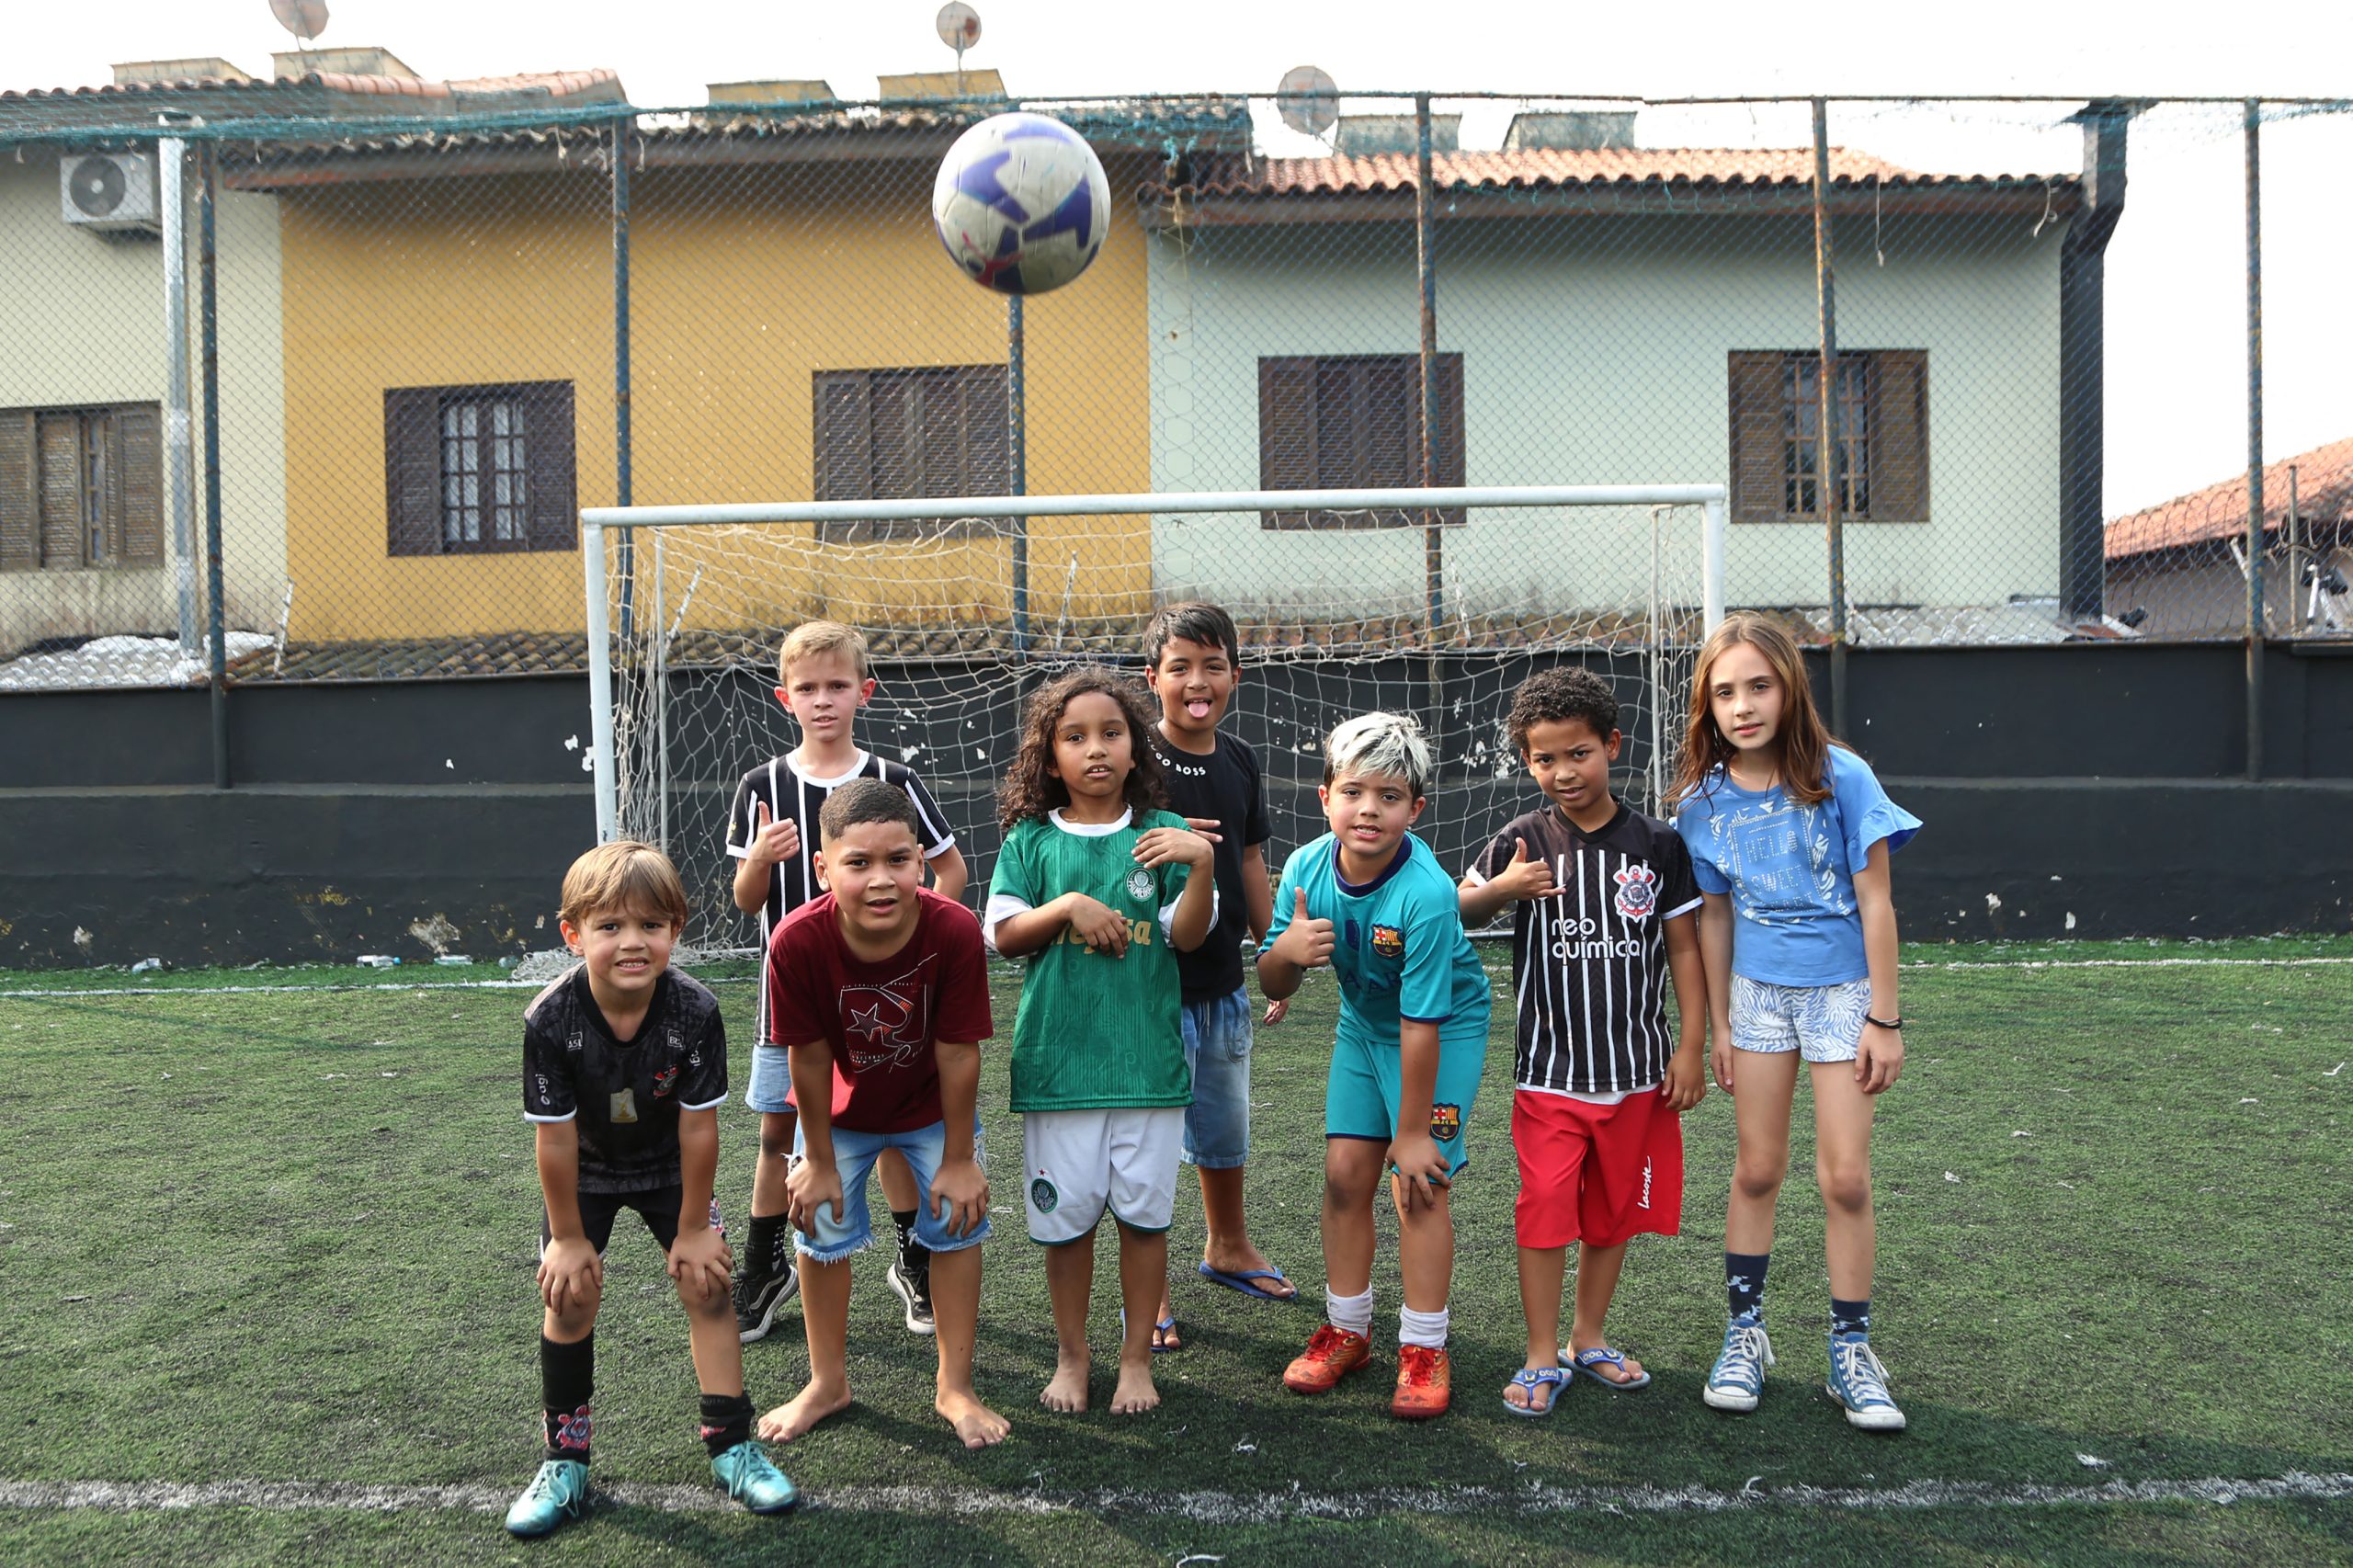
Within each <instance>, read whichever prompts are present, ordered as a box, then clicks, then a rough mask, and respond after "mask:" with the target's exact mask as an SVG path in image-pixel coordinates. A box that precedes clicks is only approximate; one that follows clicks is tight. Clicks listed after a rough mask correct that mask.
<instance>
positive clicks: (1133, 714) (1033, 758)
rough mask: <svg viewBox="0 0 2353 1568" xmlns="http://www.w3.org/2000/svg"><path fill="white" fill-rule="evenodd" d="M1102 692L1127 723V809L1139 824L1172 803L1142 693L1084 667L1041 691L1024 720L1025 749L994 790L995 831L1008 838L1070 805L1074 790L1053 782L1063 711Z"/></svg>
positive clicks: (1101, 670)
mask: <svg viewBox="0 0 2353 1568" xmlns="http://www.w3.org/2000/svg"><path fill="white" fill-rule="evenodd" d="M1090 691H1099V692H1101V693H1102V694H1103V695H1104V696H1106V697H1108V698H1109V699H1111V700H1112V701H1114V702H1116V703H1118V704H1119V705H1120V714H1121V716H1122V717H1124V718H1125V719H1126V720H1127V722H1128V734H1129V736H1130V744H1129V747H1128V749H1129V753H1130V755H1131V757H1132V759H1133V760H1132V764H1131V767H1129V769H1128V778H1127V785H1126V795H1127V801H1128V809H1129V810H1130V811H1131V812H1135V814H1136V815H1137V816H1138V817H1139V818H1141V817H1142V815H1143V814H1144V813H1145V812H1153V811H1158V810H1159V809H1160V808H1161V807H1163V806H1165V805H1166V804H1167V803H1168V789H1167V786H1166V784H1165V782H1164V781H1163V780H1162V778H1161V776H1160V756H1159V754H1158V753H1157V752H1155V751H1154V750H1153V749H1152V718H1151V714H1150V710H1148V709H1147V708H1146V707H1145V705H1144V696H1143V692H1142V690H1141V689H1139V688H1138V687H1137V686H1136V685H1135V683H1134V682H1132V681H1130V680H1128V679H1126V678H1124V677H1123V676H1120V673H1119V672H1118V671H1117V670H1112V669H1108V668H1106V667H1105V666H1103V665H1079V666H1078V668H1076V669H1074V670H1073V671H1071V672H1070V673H1069V674H1068V675H1065V676H1060V677H1058V678H1056V679H1054V680H1052V681H1049V682H1048V683H1047V684H1046V685H1044V686H1042V687H1039V688H1038V691H1037V694H1036V695H1035V696H1033V697H1031V698H1030V699H1029V707H1028V709H1026V710H1024V711H1023V714H1022V718H1021V747H1020V749H1019V750H1018V751H1017V752H1016V753H1014V756H1013V766H1012V767H1009V768H1007V769H1006V775H1005V778H1004V779H1003V780H1002V781H1000V782H999V783H998V785H997V787H996V820H997V825H998V826H1000V827H1002V828H1004V829H1005V830H1006V832H1008V833H1010V832H1011V831H1012V830H1013V828H1014V826H1015V824H1018V823H1025V822H1029V821H1031V820H1032V819H1039V818H1043V817H1044V816H1045V814H1046V813H1047V812H1050V811H1052V810H1054V809H1055V808H1056V807H1058V806H1067V805H1069V804H1070V788H1069V786H1067V785H1065V784H1064V783H1063V781H1062V780H1061V779H1060V778H1055V777H1054V774H1053V770H1052V765H1053V760H1054V730H1055V727H1056V726H1057V725H1059V724H1061V722H1063V709H1065V708H1068V707H1069V706H1070V705H1071V700H1072V699H1074V698H1078V697H1084V696H1086V694H1087V693H1088V692H1090Z"/></svg>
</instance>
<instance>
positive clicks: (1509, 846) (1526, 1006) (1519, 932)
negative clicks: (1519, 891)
mask: <svg viewBox="0 0 2353 1568" xmlns="http://www.w3.org/2000/svg"><path fill="white" fill-rule="evenodd" d="M1521 839H1525V840H1526V841H1527V844H1528V853H1529V858H1531V859H1542V860H1545V861H1547V862H1549V863H1550V864H1551V866H1552V881H1553V882H1554V883H1555V884H1556V885H1557V886H1559V887H1560V889H1561V890H1562V891H1561V892H1560V893H1559V894H1557V895H1556V896H1553V897H1550V898H1534V899H1521V900H1518V901H1517V902H1516V903H1513V905H1512V933H1511V967H1512V987H1513V992H1514V994H1515V996H1516V997H1517V999H1518V1013H1519V1029H1518V1051H1517V1056H1516V1060H1515V1062H1514V1063H1513V1074H1514V1078H1515V1081H1516V1082H1517V1083H1518V1085H1519V1086H1520V1087H1521V1088H1524V1089H1539V1090H1545V1091H1549V1092H1551V1093H1553V1094H1569V1095H1581V1096H1595V1095H1599V1096H1612V1097H1615V1096H1623V1095H1627V1094H1635V1093H1640V1092H1641V1091H1643V1090H1644V1089H1648V1088H1650V1087H1652V1086H1653V1085H1655V1084H1657V1083H1659V1082H1660V1081H1661V1080H1662V1079H1664V1078H1665V1076H1666V1063H1667V1060H1668V1058H1670V1057H1671V1056H1673V1055H1674V1054H1675V1040H1674V1036H1673V1035H1672V1033H1671V1032H1670V1031H1669V1029H1668V1027H1667V1021H1666V997H1667V991H1668V987H1669V985H1670V983H1671V982H1670V978H1669V976H1668V973H1667V966H1666V923H1667V922H1668V921H1669V920H1673V919H1675V918H1677V916H1679V915H1689V914H1691V913H1693V912H1694V911H1696V910H1697V909H1698V908H1699V883H1698V882H1697V881H1695V880H1694V879H1693V877H1692V874H1691V857H1690V853H1689V851H1688V850H1687V849H1685V848H1684V846H1683V841H1682V839H1680V838H1679V837H1677V835H1676V832H1675V830H1674V829H1673V828H1671V827H1669V826H1668V825H1667V824H1665V823H1663V822H1660V821H1658V820H1656V819H1655V818H1653V817H1647V816H1644V815H1643V814H1642V813H1641V812H1635V811H1631V810H1629V809H1628V808H1627V807H1625V806H1624V805H1622V804H1621V805H1620V806H1619V808H1618V814H1617V815H1616V816H1614V817H1612V818H1610V820H1609V823H1608V825H1607V826H1605V827H1603V828H1602V829H1601V830H1600V831H1599V832H1597V833H1594V834H1590V835H1588V834H1586V833H1585V832H1583V831H1582V830H1581V829H1579V828H1578V827H1577V825H1576V824H1574V823H1572V822H1571V821H1569V819H1568V816H1567V814H1566V813H1565V812H1562V811H1561V810H1560V809H1559V808H1558V807H1557V806H1546V807H1545V808H1544V809H1542V810H1541V811H1535V812H1529V813H1528V814H1527V815H1526V816H1522V817H1518V818H1515V819H1514V820H1513V821H1512V822H1511V823H1510V824H1508V825H1506V827H1505V828H1504V830H1503V831H1502V832H1501V833H1499V834H1497V835H1495V837H1494V838H1493V839H1491V840H1489V841H1488V843H1487V845H1486V847H1485V848H1483V849H1482V850H1481V851H1480V853H1479V856H1478V858H1477V859H1476V860H1475V861H1473V862H1472V866H1471V869H1470V872H1469V877H1470V880H1471V881H1472V882H1473V883H1480V884H1483V883H1485V882H1486V881H1489V880H1490V879H1491V878H1493V877H1495V876H1497V875H1499V874H1500V873H1501V872H1502V871H1503V870H1504V869H1506V867H1508V866H1509V865H1510V864H1511V861H1512V855H1513V852H1514V851H1513V846H1514V843H1515V841H1517V840H1521Z"/></svg>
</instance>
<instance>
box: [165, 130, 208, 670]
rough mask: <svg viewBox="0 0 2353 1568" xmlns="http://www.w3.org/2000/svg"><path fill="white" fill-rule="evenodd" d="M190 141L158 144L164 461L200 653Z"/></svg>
mask: <svg viewBox="0 0 2353 1568" xmlns="http://www.w3.org/2000/svg"><path fill="white" fill-rule="evenodd" d="M187 157H188V143H187V142H184V141H182V140H181V139H180V138H178V137H176V136H164V137H159V138H157V139H156V142H155V161H156V163H157V164H158V165H160V168H161V173H162V175H163V192H162V206H163V217H164V358H165V373H164V460H165V464H166V465H167V470H168V472H169V476H170V481H171V488H172V551H173V554H174V556H175V558H176V559H175V560H174V562H173V568H174V573H175V575H176V579H177V584H178V588H179V631H180V649H181V651H182V652H183V653H195V652H196V640H197V636H198V633H197V630H196V480H195V476H194V475H193V474H191V473H190V472H188V468H189V462H190V454H189V451H188V436H189V431H188V425H189V420H188V186H187V177H188V165H187Z"/></svg>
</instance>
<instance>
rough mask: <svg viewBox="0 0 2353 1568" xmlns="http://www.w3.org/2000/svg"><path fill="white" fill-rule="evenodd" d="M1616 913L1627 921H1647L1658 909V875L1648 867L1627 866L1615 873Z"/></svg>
mask: <svg viewBox="0 0 2353 1568" xmlns="http://www.w3.org/2000/svg"><path fill="white" fill-rule="evenodd" d="M1616 881H1617V883H1618V894H1617V898H1616V901H1615V902H1616V903H1617V905H1618V913H1619V914H1620V915H1624V916H1625V917H1626V918H1627V919H1629V920H1648V919H1649V918H1650V917H1651V915H1653V914H1654V912H1655V911H1656V910H1657V908H1658V873H1657V872H1656V871H1654V870H1652V869H1650V868H1649V867H1648V866H1628V867H1625V868H1623V869H1620V870H1619V871H1618V872H1617V873H1616Z"/></svg>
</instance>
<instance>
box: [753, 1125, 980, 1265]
mask: <svg viewBox="0 0 2353 1568" xmlns="http://www.w3.org/2000/svg"><path fill="white" fill-rule="evenodd" d="M808 1129H809V1124H808V1123H807V1122H805V1121H804V1122H802V1123H801V1126H800V1129H799V1131H795V1132H794V1133H793V1135H792V1152H793V1153H794V1154H795V1155H796V1156H797V1155H799V1154H801V1153H802V1152H803V1143H802V1140H803V1138H804V1137H805V1136H806V1135H807V1132H808ZM885 1149H896V1150H897V1151H899V1153H901V1154H903V1155H904V1156H905V1157H906V1162H907V1168H908V1169H909V1170H911V1171H913V1172H914V1173H915V1191H916V1192H917V1193H918V1194H920V1195H921V1197H922V1201H921V1202H920V1203H919V1204H917V1205H916V1207H915V1240H916V1241H918V1242H920V1243H921V1244H923V1245H924V1247H925V1248H926V1250H928V1251H931V1252H957V1251H961V1249H963V1248H965V1247H970V1246H978V1245H980V1244H981V1243H982V1242H983V1241H985V1240H987V1239H988V1233H989V1222H988V1219H987V1217H986V1216H985V1215H983V1217H982V1220H981V1222H980V1223H979V1224H978V1225H975V1226H974V1227H972V1230H970V1231H968V1232H966V1233H964V1234H962V1235H961V1236H960V1235H958V1234H956V1233H954V1232H953V1231H950V1230H949V1228H948V1221H946V1220H945V1219H943V1218H942V1217H941V1216H940V1214H939V1212H938V1206H937V1205H936V1204H934V1203H933V1201H932V1197H931V1178H932V1177H933V1176H937V1175H938V1174H939V1162H940V1160H941V1159H942V1158H943V1157H944V1156H945V1155H946V1154H947V1152H948V1126H947V1123H945V1122H939V1121H935V1122H933V1123H931V1124H930V1125H929V1126H927V1127H911V1128H909V1129H907V1131H904V1132H853V1131H850V1130H849V1129H848V1128H847V1127H836V1128H835V1129H834V1170H835V1173H836V1174H838V1175H839V1176H841V1178H842V1214H841V1218H840V1219H838V1220H836V1219H835V1218H834V1206H833V1205H832V1204H830V1203H821V1204H819V1205H818V1206H817V1213H816V1229H814V1230H813V1231H803V1232H801V1233H798V1234H797V1235H795V1236H794V1237H793V1245H794V1246H795V1247H796V1248H798V1249H799V1251H800V1253H801V1256H803V1257H805V1258H807V1259H808V1260H809V1261H810V1262H812V1263H839V1262H840V1261H841V1260H842V1259H843V1258H846V1257H847V1256H849V1255H850V1254H852V1253H854V1252H859V1251H863V1250H864V1249H865V1248H867V1247H868V1246H870V1245H872V1244H873V1242H874V1221H873V1218H872V1216H870V1214H868V1213H867V1211H866V1173H867V1172H869V1171H870V1170H872V1169H873V1168H874V1162H875V1160H876V1158H877V1157H878V1156H880V1155H881V1153H882V1151H883V1150H885ZM972 1157H973V1158H974V1159H976V1160H979V1161H980V1162H981V1168H982V1169H983V1170H986V1169H987V1168H988V1161H987V1159H986V1157H985V1155H984V1154H983V1151H982V1148H981V1125H980V1118H978V1117H974V1118H973V1119H972Z"/></svg>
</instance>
